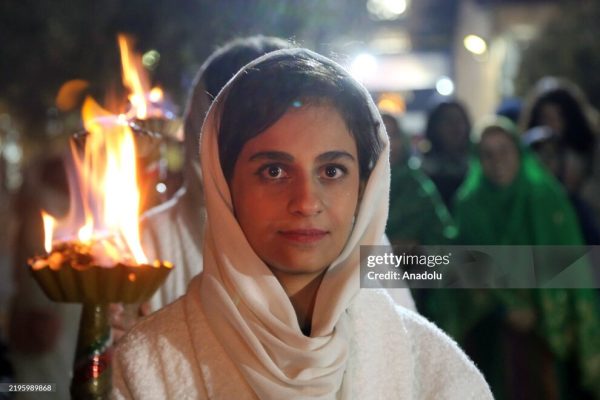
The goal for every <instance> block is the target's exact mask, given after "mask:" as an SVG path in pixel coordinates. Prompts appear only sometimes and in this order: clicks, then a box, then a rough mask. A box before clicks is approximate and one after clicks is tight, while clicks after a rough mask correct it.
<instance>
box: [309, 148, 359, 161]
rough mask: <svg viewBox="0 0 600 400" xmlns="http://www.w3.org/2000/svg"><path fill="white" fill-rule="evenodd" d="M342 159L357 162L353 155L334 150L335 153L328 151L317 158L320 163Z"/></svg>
mask: <svg viewBox="0 0 600 400" xmlns="http://www.w3.org/2000/svg"><path fill="white" fill-rule="evenodd" d="M340 158H347V159H349V160H350V161H356V160H355V158H354V156H353V155H352V154H350V153H348V152H347V151H343V150H333V151H328V152H326V153H323V154H319V156H318V157H317V161H318V162H331V161H335V160H338V159H340Z"/></svg>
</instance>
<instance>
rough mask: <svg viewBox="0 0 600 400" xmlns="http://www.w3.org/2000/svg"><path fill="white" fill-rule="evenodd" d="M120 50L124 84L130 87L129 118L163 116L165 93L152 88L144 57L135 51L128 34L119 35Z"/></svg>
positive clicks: (157, 88)
mask: <svg viewBox="0 0 600 400" xmlns="http://www.w3.org/2000/svg"><path fill="white" fill-rule="evenodd" d="M117 39H118V42H119V50H120V52H121V69H122V72H123V85H125V87H126V88H127V89H129V92H130V94H129V103H130V104H131V109H130V110H129V111H128V113H127V116H128V117H129V118H137V119H146V118H148V117H152V116H156V115H159V116H162V114H163V111H162V109H161V108H160V104H161V103H162V101H163V98H164V94H163V91H162V89H161V88H160V87H154V88H152V89H150V84H149V82H148V77H147V75H146V73H145V71H144V68H143V66H142V57H141V55H140V54H138V53H135V52H134V51H133V40H132V38H131V37H129V36H127V35H123V34H120V35H119V36H118V38H117Z"/></svg>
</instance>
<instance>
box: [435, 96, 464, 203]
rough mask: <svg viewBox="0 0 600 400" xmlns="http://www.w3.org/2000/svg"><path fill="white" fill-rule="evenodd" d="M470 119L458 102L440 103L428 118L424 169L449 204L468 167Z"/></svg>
mask: <svg viewBox="0 0 600 400" xmlns="http://www.w3.org/2000/svg"><path fill="white" fill-rule="evenodd" d="M470 132H471V120H470V118H469V115H468V113H467V109H466V108H465V106H464V105H463V104H462V103H460V102H458V101H445V102H442V103H439V104H438V105H437V106H435V108H433V109H432V110H431V112H430V113H429V116H428V117H427V127H426V129H425V137H426V138H427V140H429V142H430V143H431V148H430V149H429V151H428V152H426V154H425V156H424V158H423V171H424V172H425V173H426V174H427V175H428V176H429V177H430V178H431V180H432V181H433V183H435V185H436V187H437V189H438V191H439V193H440V195H441V196H442V200H444V203H445V204H446V206H447V207H450V205H451V203H452V199H453V197H454V194H455V193H456V190H457V189H458V188H459V186H460V185H461V183H462V182H463V180H464V178H465V175H466V173H467V169H468V159H469V147H470V144H471V142H470V138H469V134H470Z"/></svg>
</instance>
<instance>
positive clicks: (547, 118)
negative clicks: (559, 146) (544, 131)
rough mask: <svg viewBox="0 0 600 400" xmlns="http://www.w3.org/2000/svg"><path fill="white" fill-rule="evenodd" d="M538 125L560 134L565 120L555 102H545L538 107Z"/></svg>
mask: <svg viewBox="0 0 600 400" xmlns="http://www.w3.org/2000/svg"><path fill="white" fill-rule="evenodd" d="M540 125H545V126H547V127H549V128H550V129H552V131H554V132H555V133H556V134H558V135H562V134H563V131H564V129H565V122H564V118H563V115H562V111H561V109H560V107H559V106H558V105H557V104H555V103H545V104H544V105H542V107H541V108H540Z"/></svg>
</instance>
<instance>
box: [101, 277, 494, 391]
mask: <svg viewBox="0 0 600 400" xmlns="http://www.w3.org/2000/svg"><path fill="white" fill-rule="evenodd" d="M200 279H201V278H200V277H197V278H195V280H194V282H193V284H192V285H191V286H190V292H189V293H188V294H187V295H186V296H185V297H184V298H182V299H180V300H178V301H176V302H175V303H173V304H171V305H169V306H167V307H166V308H165V309H164V310H161V311H159V312H158V313H155V314H153V315H151V316H149V317H147V318H146V319H144V320H143V321H142V322H141V323H140V324H138V325H137V326H136V327H135V328H133V330H132V331H131V332H129V333H128V334H127V336H125V338H124V339H123V340H122V341H121V342H120V343H119V347H118V352H117V357H116V359H115V361H114V364H113V367H114V373H113V374H114V377H113V381H114V382H113V385H114V393H113V397H114V398H115V399H148V400H152V399H161V400H162V399H178V400H179V399H212V400H220V399H223V400H230V399H236V400H246V399H256V398H257V397H256V395H255V394H254V392H253V391H252V390H251V389H250V387H249V386H248V384H247V383H246V381H245V380H244V379H243V377H242V374H241V373H240V372H239V369H238V368H237V367H236V365H235V364H234V362H233V361H232V360H231V358H230V357H229V356H228V355H227V353H226V351H225V350H224V349H223V346H222V345H221V343H220V341H219V340H218V339H217V337H216V336H215V335H214V333H213V331H212V330H211V329H210V327H209V326H208V323H207V320H206V315H205V313H204V311H203V307H202V305H201V304H200V302H201V299H200V296H199V294H198V290H199V289H198V287H199V286H200V284H201V283H200V282H199V280H200ZM347 314H348V324H349V329H350V330H352V331H353V332H354V335H353V340H352V346H351V347H352V350H351V352H350V355H349V356H350V357H349V360H348V369H347V371H346V377H345V379H346V380H347V381H348V382H349V387H348V395H349V398H351V399H357V400H370V399H373V400H379V399H385V400H394V399H398V400H400V399H420V400H486V399H492V398H493V397H492V394H491V392H490V390H489V388H488V386H487V384H486V382H485V380H484V378H483V376H482V375H481V373H479V371H477V369H476V368H475V366H474V365H473V363H472V362H471V361H470V360H469V359H468V358H467V357H466V356H465V355H464V353H463V352H462V351H461V350H460V349H459V348H458V346H457V345H456V343H455V342H453V341H452V339H450V338H449V337H448V336H446V335H445V334H444V333H443V332H442V331H440V330H439V329H438V328H437V327H436V326H435V325H433V324H432V323H430V322H429V321H427V320H425V319H424V318H422V317H421V316H419V315H418V314H416V313H414V312H412V311H410V310H407V309H405V308H403V307H399V306H397V305H395V304H394V303H393V301H392V300H391V299H390V297H389V296H388V295H387V294H386V293H385V292H384V291H383V290H381V289H363V290H361V291H360V293H359V294H358V295H357V296H356V299H355V301H354V302H353V303H352V306H351V307H350V308H349V309H348V311H347ZM264 399H277V400H278V399H280V398H279V397H277V396H266V397H264Z"/></svg>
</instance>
